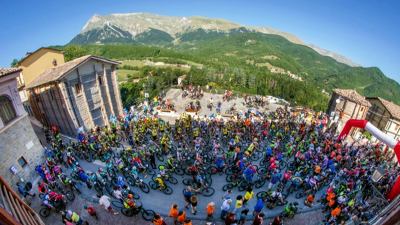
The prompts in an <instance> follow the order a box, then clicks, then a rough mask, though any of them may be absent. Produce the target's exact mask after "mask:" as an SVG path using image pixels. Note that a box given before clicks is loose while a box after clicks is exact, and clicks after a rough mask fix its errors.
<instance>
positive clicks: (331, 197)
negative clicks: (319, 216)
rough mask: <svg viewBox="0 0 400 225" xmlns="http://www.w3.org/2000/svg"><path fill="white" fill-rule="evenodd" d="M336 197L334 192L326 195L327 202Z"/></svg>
mask: <svg viewBox="0 0 400 225" xmlns="http://www.w3.org/2000/svg"><path fill="white" fill-rule="evenodd" d="M335 197H336V195H335V193H333V192H330V193H328V194H327V195H326V200H327V201H328V202H329V201H330V200H331V199H333V198H335Z"/></svg>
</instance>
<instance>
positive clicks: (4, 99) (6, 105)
mask: <svg viewBox="0 0 400 225" xmlns="http://www.w3.org/2000/svg"><path fill="white" fill-rule="evenodd" d="M16 117H17V113H16V112H15V109H14V106H13V103H12V101H11V99H10V98H9V97H8V96H6V95H2V96H0V119H1V120H2V121H3V124H4V125H6V124H8V123H10V122H11V121H12V120H13V119H15V118H16Z"/></svg>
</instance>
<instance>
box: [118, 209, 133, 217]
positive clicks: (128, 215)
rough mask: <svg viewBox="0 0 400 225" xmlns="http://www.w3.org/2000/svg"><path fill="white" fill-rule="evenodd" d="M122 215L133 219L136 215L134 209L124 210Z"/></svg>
mask: <svg viewBox="0 0 400 225" xmlns="http://www.w3.org/2000/svg"><path fill="white" fill-rule="evenodd" d="M121 213H122V214H123V215H124V216H126V217H132V216H133V215H135V211H134V209H126V208H122V209H121Z"/></svg>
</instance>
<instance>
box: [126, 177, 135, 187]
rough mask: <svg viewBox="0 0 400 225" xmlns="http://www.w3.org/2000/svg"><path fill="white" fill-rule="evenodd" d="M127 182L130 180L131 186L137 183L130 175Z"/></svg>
mask: <svg viewBox="0 0 400 225" xmlns="http://www.w3.org/2000/svg"><path fill="white" fill-rule="evenodd" d="M126 182H128V184H129V185H130V186H134V185H135V180H134V179H133V177H131V176H129V177H128V178H126Z"/></svg>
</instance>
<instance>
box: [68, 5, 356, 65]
mask: <svg viewBox="0 0 400 225" xmlns="http://www.w3.org/2000/svg"><path fill="white" fill-rule="evenodd" d="M110 24H111V25H112V26H115V27H118V28H119V29H121V30H123V31H126V32H129V33H130V34H131V39H132V42H134V40H133V39H134V37H135V36H136V35H139V34H141V33H144V32H146V31H148V30H149V29H150V28H152V29H156V30H160V31H163V32H166V33H168V34H169V35H170V36H171V37H173V38H176V36H177V35H178V34H180V33H184V32H187V31H190V30H196V29H199V28H201V29H204V30H217V31H224V32H227V31H229V30H231V29H235V28H239V27H245V28H247V29H249V30H252V31H257V32H260V33H265V34H275V35H279V36H282V37H284V38H286V39H287V40H289V41H290V42H292V43H295V44H300V45H304V46H308V47H310V48H312V49H314V50H315V51H317V52H318V53H320V54H321V55H325V56H329V57H331V58H334V59H335V60H336V61H338V62H341V63H344V64H347V65H349V66H359V65H358V64H356V63H354V62H352V61H351V60H350V59H348V58H346V57H345V56H342V55H340V54H337V53H335V52H332V51H329V50H326V49H323V48H321V47H317V46H315V45H313V44H306V43H304V42H303V41H302V40H301V39H300V38H298V37H297V36H295V35H293V34H290V33H288V32H282V31H279V30H276V29H273V28H269V27H257V26H244V25H240V24H238V23H234V22H231V21H228V20H225V19H219V18H208V17H203V16H190V17H178V16H162V15H158V14H153V13H142V12H137V13H114V14H109V15H103V16H101V15H98V14H95V15H93V16H92V17H91V18H90V19H89V20H88V21H87V22H86V23H85V25H84V26H83V27H82V29H81V31H80V33H79V34H78V35H79V36H80V37H82V36H85V33H86V35H87V34H89V33H90V32H91V31H93V30H96V31H97V32H99V30H100V29H101V28H103V27H105V26H106V25H110ZM87 36H90V35H87ZM125 39H126V38H125ZM79 40H82V39H79ZM125 41H127V40H125ZM125 41H124V43H125ZM70 43H71V44H82V43H81V42H78V41H77V40H75V39H73V40H72V41H71V42H70ZM106 43H108V42H107V41H106ZM83 44H89V43H87V42H85V43H83ZM93 44H104V43H102V41H101V40H97V41H95V42H94V43H93Z"/></svg>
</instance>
